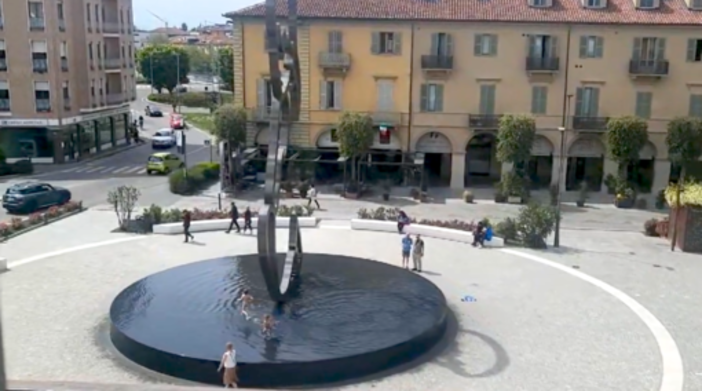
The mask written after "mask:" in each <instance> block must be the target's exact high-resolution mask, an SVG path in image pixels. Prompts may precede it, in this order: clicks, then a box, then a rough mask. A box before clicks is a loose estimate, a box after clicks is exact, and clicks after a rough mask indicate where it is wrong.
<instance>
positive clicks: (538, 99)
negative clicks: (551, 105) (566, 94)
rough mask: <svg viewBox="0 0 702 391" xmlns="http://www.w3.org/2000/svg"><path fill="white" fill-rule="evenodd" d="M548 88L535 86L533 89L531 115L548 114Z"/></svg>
mask: <svg viewBox="0 0 702 391" xmlns="http://www.w3.org/2000/svg"><path fill="white" fill-rule="evenodd" d="M547 93H548V87H545V86H533V87H531V113H532V114H546V99H547V98H546V96H547Z"/></svg>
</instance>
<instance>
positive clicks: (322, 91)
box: [319, 80, 329, 110]
mask: <svg viewBox="0 0 702 391" xmlns="http://www.w3.org/2000/svg"><path fill="white" fill-rule="evenodd" d="M319 108H320V109H321V110H326V109H328V108H329V107H327V81H326V80H320V81H319Z"/></svg>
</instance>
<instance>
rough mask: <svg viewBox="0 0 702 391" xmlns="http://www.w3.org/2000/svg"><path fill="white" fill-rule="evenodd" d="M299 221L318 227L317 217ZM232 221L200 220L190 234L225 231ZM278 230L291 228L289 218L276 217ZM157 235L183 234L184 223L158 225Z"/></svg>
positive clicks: (252, 221)
mask: <svg viewBox="0 0 702 391" xmlns="http://www.w3.org/2000/svg"><path fill="white" fill-rule="evenodd" d="M237 221H238V222H239V226H240V227H241V228H244V219H243V218H240V219H239V220H237ZM297 221H298V222H299V223H300V228H315V227H317V218H316V217H298V218H297ZM230 222H231V220H230V219H218V220H198V221H193V222H192V223H190V232H206V231H224V230H227V229H228V228H229V223H230ZM251 225H252V226H253V227H254V228H256V227H257V225H258V219H256V218H254V219H252V220H251ZM275 226H276V228H287V227H289V226H290V218H289V217H276V219H275ZM154 233H155V234H164V235H175V234H182V233H183V223H168V224H157V225H154Z"/></svg>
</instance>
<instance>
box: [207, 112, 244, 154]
mask: <svg viewBox="0 0 702 391" xmlns="http://www.w3.org/2000/svg"><path fill="white" fill-rule="evenodd" d="M246 120H247V115H246V110H245V109H244V108H243V107H235V106H234V105H224V106H221V107H220V108H218V109H217V111H215V112H214V129H213V130H212V134H213V135H214V136H215V137H216V138H217V140H218V141H227V142H228V143H229V146H230V148H231V149H232V150H234V149H236V148H238V147H239V146H241V145H244V144H245V143H246Z"/></svg>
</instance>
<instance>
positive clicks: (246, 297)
mask: <svg viewBox="0 0 702 391" xmlns="http://www.w3.org/2000/svg"><path fill="white" fill-rule="evenodd" d="M253 300H254V298H253V296H251V294H250V293H249V290H248V289H246V290H244V291H243V292H242V293H241V296H240V297H239V299H237V303H239V302H241V314H242V315H244V317H245V318H246V320H249V319H250V318H251V317H250V316H249V313H248V312H247V311H246V310H247V309H248V308H249V306H250V305H251V304H252V303H253Z"/></svg>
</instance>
